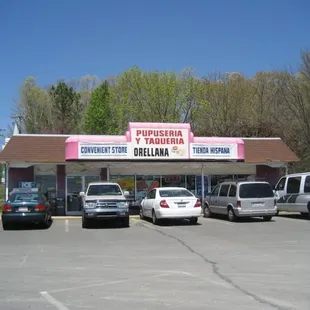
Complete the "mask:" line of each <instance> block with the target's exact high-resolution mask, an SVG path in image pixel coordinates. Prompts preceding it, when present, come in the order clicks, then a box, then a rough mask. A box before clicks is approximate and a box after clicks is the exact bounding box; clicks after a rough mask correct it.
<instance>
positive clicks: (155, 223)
mask: <svg viewBox="0 0 310 310" xmlns="http://www.w3.org/2000/svg"><path fill="white" fill-rule="evenodd" d="M152 223H153V224H154V225H158V224H159V220H158V218H157V216H156V213H155V211H154V210H153V211H152Z"/></svg>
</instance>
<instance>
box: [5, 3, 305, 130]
mask: <svg viewBox="0 0 310 310" xmlns="http://www.w3.org/2000/svg"><path fill="white" fill-rule="evenodd" d="M309 12H310V1H309V0H291V1H288V0H242V1H241V0H239V1H238V0H187V1H185V0H153V1H149V0H131V1H128V0H123V1H121V0H113V1H106V0H88V1H81V0H53V1H48V0H45V1H44V0H0V85H1V86H0V112H1V113H0V129H7V128H8V126H9V125H10V124H11V122H12V119H11V118H10V116H11V115H12V113H13V108H14V105H16V103H17V102H18V100H19V90H20V87H21V84H22V82H23V80H24V79H25V78H26V77H28V76H33V77H35V78H36V80H37V83H38V85H41V86H46V85H51V84H53V83H54V82H55V81H57V80H58V79H60V78H62V79H66V80H71V79H78V78H80V77H82V76H85V75H97V76H98V77H100V78H102V79H104V78H107V77H111V76H115V75H118V74H120V73H122V72H123V71H125V70H127V69H130V68H131V67H132V66H139V67H140V68H141V69H143V70H162V71H181V70H182V69H184V68H188V67H191V68H194V69H195V72H196V74H197V76H206V75H207V74H208V73H210V72H214V71H221V72H236V71H237V72H242V73H244V74H246V75H247V76H253V75H254V74H255V72H257V71H271V70H278V69H284V68H287V67H288V66H290V67H291V66H296V65H298V63H299V61H300V51H301V50H306V49H310V36H309V30H310V18H309ZM0 134H1V133H0Z"/></svg>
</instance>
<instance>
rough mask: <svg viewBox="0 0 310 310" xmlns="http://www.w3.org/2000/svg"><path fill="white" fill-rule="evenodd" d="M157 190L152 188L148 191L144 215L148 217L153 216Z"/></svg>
mask: <svg viewBox="0 0 310 310" xmlns="http://www.w3.org/2000/svg"><path fill="white" fill-rule="evenodd" d="M155 194H156V190H155V189H152V190H151V191H149V192H148V194H147V196H146V199H145V201H144V215H145V216H147V217H151V216H152V209H153V204H154V198H155Z"/></svg>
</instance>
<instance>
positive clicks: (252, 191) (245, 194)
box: [239, 183, 274, 198]
mask: <svg viewBox="0 0 310 310" xmlns="http://www.w3.org/2000/svg"><path fill="white" fill-rule="evenodd" d="M239 197H240V198H268V197H274V194H273V190H272V188H271V186H270V185H269V184H264V183H249V184H241V185H240V188H239Z"/></svg>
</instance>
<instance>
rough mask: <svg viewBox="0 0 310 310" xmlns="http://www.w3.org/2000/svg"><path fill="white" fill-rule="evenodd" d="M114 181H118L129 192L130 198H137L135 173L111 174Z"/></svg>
mask: <svg viewBox="0 0 310 310" xmlns="http://www.w3.org/2000/svg"><path fill="white" fill-rule="evenodd" d="M110 179H111V181H112V182H115V183H118V184H119V185H120V187H121V188H122V190H123V191H128V192H129V199H130V200H134V199H135V176H134V175H122V176H118V175H112V176H110Z"/></svg>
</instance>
